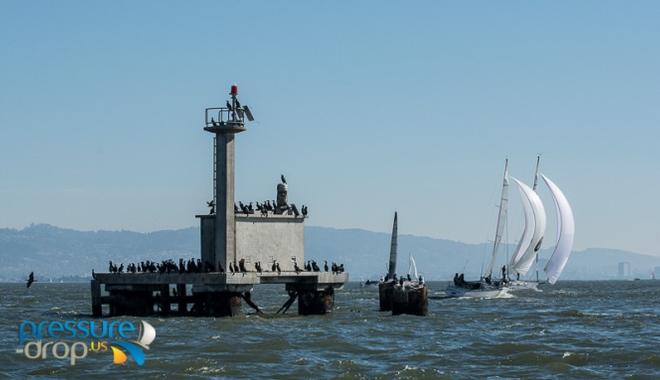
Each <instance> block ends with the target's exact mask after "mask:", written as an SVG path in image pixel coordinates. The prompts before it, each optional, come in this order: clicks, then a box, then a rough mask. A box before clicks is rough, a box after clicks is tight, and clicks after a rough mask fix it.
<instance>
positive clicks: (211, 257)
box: [197, 215, 227, 270]
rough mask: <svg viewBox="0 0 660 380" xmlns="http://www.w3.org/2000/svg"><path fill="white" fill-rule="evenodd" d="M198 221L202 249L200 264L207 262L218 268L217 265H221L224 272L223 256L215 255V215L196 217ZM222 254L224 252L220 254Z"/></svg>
mask: <svg viewBox="0 0 660 380" xmlns="http://www.w3.org/2000/svg"><path fill="white" fill-rule="evenodd" d="M197 217H198V218H199V220H200V234H201V237H200V241H201V248H202V262H209V263H211V264H213V265H215V267H216V268H218V264H220V265H222V268H223V269H224V270H226V269H227V263H226V261H227V260H226V258H225V257H224V256H223V255H220V257H217V256H216V255H215V239H214V238H213V237H214V235H215V215H197ZM222 253H223V254H224V251H223V252H222Z"/></svg>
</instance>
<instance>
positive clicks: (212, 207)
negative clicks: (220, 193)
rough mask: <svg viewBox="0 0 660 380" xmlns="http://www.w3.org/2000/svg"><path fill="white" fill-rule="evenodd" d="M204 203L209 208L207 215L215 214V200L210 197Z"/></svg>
mask: <svg viewBox="0 0 660 380" xmlns="http://www.w3.org/2000/svg"><path fill="white" fill-rule="evenodd" d="M206 205H207V206H208V207H209V208H210V209H211V210H209V215H213V214H215V200H213V199H211V201H210V202H206Z"/></svg>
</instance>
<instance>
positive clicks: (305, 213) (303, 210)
mask: <svg viewBox="0 0 660 380" xmlns="http://www.w3.org/2000/svg"><path fill="white" fill-rule="evenodd" d="M300 212H302V214H303V216H307V206H305V205H303V206H302V208H301V209H300Z"/></svg>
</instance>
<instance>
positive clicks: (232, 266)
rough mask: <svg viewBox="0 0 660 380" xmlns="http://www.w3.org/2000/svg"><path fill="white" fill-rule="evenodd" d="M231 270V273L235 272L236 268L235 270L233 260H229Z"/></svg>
mask: <svg viewBox="0 0 660 380" xmlns="http://www.w3.org/2000/svg"><path fill="white" fill-rule="evenodd" d="M229 271H230V272H231V273H234V272H235V270H234V265H233V264H232V262H231V261H230V262H229Z"/></svg>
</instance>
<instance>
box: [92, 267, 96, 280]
mask: <svg viewBox="0 0 660 380" xmlns="http://www.w3.org/2000/svg"><path fill="white" fill-rule="evenodd" d="M92 279H94V280H96V273H94V269H92Z"/></svg>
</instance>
